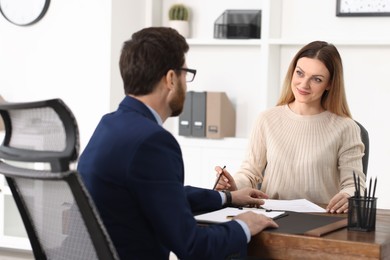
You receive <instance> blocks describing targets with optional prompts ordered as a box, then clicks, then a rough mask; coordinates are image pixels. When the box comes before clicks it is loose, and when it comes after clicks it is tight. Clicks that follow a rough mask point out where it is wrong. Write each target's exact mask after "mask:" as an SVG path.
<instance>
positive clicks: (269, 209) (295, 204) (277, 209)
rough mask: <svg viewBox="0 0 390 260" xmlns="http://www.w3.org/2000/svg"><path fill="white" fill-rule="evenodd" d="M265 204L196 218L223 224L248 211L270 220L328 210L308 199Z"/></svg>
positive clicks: (266, 201)
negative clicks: (290, 213) (292, 213)
mask: <svg viewBox="0 0 390 260" xmlns="http://www.w3.org/2000/svg"><path fill="white" fill-rule="evenodd" d="M264 202H265V204H264V205H263V206H262V208H260V209H258V208H245V207H244V208H232V207H227V208H223V209H220V210H217V211H213V212H209V213H205V214H201V215H197V216H195V219H196V220H197V221H198V222H207V223H222V222H226V221H229V220H231V219H232V218H233V217H235V216H237V215H238V214H241V213H244V212H246V211H252V212H254V213H257V214H262V215H265V216H267V217H269V218H273V219H276V218H279V217H282V216H285V215H286V212H285V211H293V212H310V213H325V212H326V210H325V209H323V208H321V207H320V206H318V205H316V204H314V203H312V202H310V201H308V200H306V199H296V200H273V199H266V200H264Z"/></svg>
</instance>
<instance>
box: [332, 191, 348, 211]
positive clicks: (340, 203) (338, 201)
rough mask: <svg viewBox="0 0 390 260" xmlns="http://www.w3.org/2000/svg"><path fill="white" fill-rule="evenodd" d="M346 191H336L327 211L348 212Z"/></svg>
mask: <svg viewBox="0 0 390 260" xmlns="http://www.w3.org/2000/svg"><path fill="white" fill-rule="evenodd" d="M349 197H350V196H349V195H348V194H347V193H344V192H339V193H337V194H336V195H335V196H334V197H333V198H332V199H331V200H330V202H329V204H328V206H327V207H326V211H327V212H329V213H347V212H348V198H349Z"/></svg>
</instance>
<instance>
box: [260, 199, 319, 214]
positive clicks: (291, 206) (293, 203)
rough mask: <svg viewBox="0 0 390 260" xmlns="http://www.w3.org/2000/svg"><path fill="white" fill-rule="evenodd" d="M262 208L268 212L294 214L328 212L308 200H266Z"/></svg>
mask: <svg viewBox="0 0 390 260" xmlns="http://www.w3.org/2000/svg"><path fill="white" fill-rule="evenodd" d="M264 202H265V203H264V205H262V207H263V208H264V209H268V210H283V211H294V212H308V213H309V212H310V213H316V212H318V213H325V212H326V210H325V209H323V208H321V207H320V206H318V205H316V204H314V203H313V202H310V201H308V200H307V199H295V200H274V199H265V200H264Z"/></svg>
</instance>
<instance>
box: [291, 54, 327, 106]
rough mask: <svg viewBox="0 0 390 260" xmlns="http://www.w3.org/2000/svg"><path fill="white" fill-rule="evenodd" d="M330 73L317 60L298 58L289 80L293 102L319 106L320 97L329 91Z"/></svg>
mask: <svg viewBox="0 0 390 260" xmlns="http://www.w3.org/2000/svg"><path fill="white" fill-rule="evenodd" d="M329 80H330V73H329V71H328V69H327V68H326V67H325V65H324V64H323V63H322V62H321V61H320V60H317V59H311V58H306V57H303V58H300V59H299V60H298V62H297V65H296V67H295V70H294V74H293V77H292V80H291V89H292V92H293V94H294V97H295V101H296V102H299V103H304V104H306V105H309V106H315V107H317V106H321V97H322V94H323V93H324V91H325V90H327V89H329Z"/></svg>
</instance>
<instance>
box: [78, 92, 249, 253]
mask: <svg viewBox="0 0 390 260" xmlns="http://www.w3.org/2000/svg"><path fill="white" fill-rule="evenodd" d="M78 170H79V172H80V174H81V176H82V179H83V180H84V182H85V184H86V187H87V189H88V190H89V192H90V193H91V196H92V198H93V200H94V202H95V204H96V206H97V208H98V210H99V212H100V214H101V217H102V219H103V222H104V224H105V226H106V228H107V230H108V232H109V234H110V236H111V238H112V240H113V243H114V245H115V247H116V248H117V251H118V253H119V255H120V257H121V259H168V255H169V251H173V252H174V253H175V254H176V255H177V256H178V257H179V258H180V259H225V258H226V257H227V256H229V255H232V254H237V253H239V254H245V252H246V247H247V243H246V236H245V233H244V231H243V230H242V228H241V226H240V225H239V224H238V223H237V222H236V221H230V222H228V223H224V224H219V225H211V226H209V227H206V228H205V227H200V226H199V225H197V223H196V221H195V219H194V217H193V212H195V211H210V210H216V209H219V208H221V197H220V195H219V193H218V192H216V191H212V190H207V189H200V188H195V187H190V186H186V187H184V186H183V182H184V166H183V159H182V154H181V150H180V147H179V144H178V143H177V141H176V139H175V138H174V137H173V136H172V135H171V134H170V133H169V132H168V131H166V130H165V129H164V128H163V127H161V126H160V125H158V124H157V122H156V120H155V118H154V116H153V114H152V113H151V112H150V110H149V109H148V108H147V107H146V106H145V105H144V104H143V103H142V102H140V101H138V100H137V99H134V98H132V97H129V96H126V97H125V98H124V100H123V101H122V102H121V103H120V105H119V108H118V110H117V111H115V112H113V113H110V114H107V115H105V116H103V118H102V119H101V121H100V123H99V124H98V126H97V128H96V130H95V132H94V134H93V136H92V138H91V140H90V141H89V143H88V145H87V147H86V148H85V150H84V152H83V154H82V155H81V156H80V160H79V163H78Z"/></svg>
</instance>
